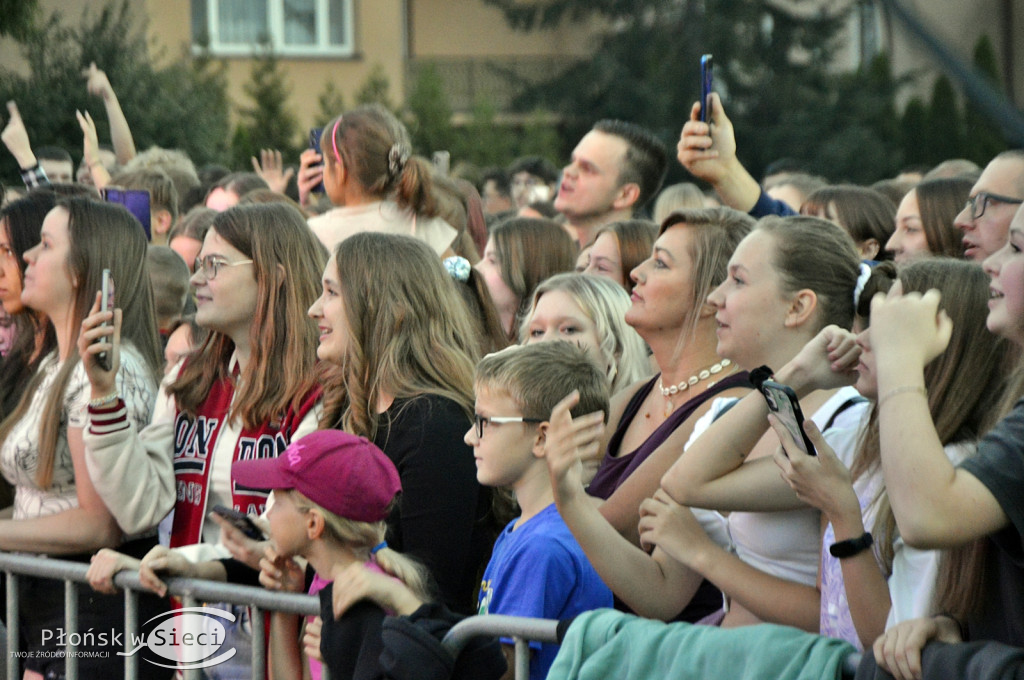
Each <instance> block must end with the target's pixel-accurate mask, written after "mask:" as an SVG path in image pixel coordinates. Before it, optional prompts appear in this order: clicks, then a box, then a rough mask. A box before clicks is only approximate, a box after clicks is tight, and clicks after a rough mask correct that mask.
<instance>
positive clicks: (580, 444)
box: [543, 390, 604, 502]
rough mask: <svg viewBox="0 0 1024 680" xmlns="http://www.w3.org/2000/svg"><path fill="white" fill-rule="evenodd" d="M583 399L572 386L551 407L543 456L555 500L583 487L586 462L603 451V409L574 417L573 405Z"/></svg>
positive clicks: (564, 498)
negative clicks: (566, 393)
mask: <svg viewBox="0 0 1024 680" xmlns="http://www.w3.org/2000/svg"><path fill="white" fill-rule="evenodd" d="M579 401H580V395H579V392H577V391H576V390H573V392H572V393H571V394H569V395H568V396H567V397H565V398H564V399H562V401H560V402H558V403H557V404H556V405H555V408H553V409H552V410H551V419H550V420H549V421H548V427H547V431H546V432H545V436H544V453H543V455H544V458H545V460H546V461H547V464H548V474H550V475H551V487H552V489H553V491H554V495H555V500H556V501H559V502H560V501H564V500H567V499H569V498H571V497H572V496H573V495H575V494H578V493H580V492H582V491H583V478H584V472H583V465H584V461H589V460H591V459H593V458H595V457H597V456H599V455H600V453H601V434H602V433H603V432H604V413H602V412H600V411H598V412H595V413H588V414H587V415H584V416H580V417H579V418H573V417H572V413H571V411H572V408H573V407H574V406H576V404H578V403H579Z"/></svg>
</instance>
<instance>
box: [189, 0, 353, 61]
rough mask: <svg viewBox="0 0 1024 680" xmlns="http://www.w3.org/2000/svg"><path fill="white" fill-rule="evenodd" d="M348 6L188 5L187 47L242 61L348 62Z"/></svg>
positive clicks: (253, 0)
mask: <svg viewBox="0 0 1024 680" xmlns="http://www.w3.org/2000/svg"><path fill="white" fill-rule="evenodd" d="M352 3H353V0H192V43H193V44H194V45H196V46H204V47H208V48H209V49H210V51H211V52H213V53H214V54H218V55H248V54H252V53H253V52H254V51H257V50H258V49H260V48H261V44H263V43H267V44H268V45H269V46H270V47H271V48H272V49H273V51H274V52H275V53H277V54H279V55H282V56H320V55H329V56H350V55H352V53H353V52H354V49H353V44H352V43H353V41H352Z"/></svg>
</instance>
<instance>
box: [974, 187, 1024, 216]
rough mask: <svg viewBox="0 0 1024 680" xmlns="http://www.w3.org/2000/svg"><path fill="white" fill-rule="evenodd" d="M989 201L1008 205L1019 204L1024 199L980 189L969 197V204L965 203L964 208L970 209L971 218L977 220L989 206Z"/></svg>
mask: <svg viewBox="0 0 1024 680" xmlns="http://www.w3.org/2000/svg"><path fill="white" fill-rule="evenodd" d="M989 201H995V202H996V203H1006V204H1008V205H1019V204H1021V203H1024V199H1020V198H1013V197H1011V196H1000V195H999V194H990V193H988V192H986V191H980V192H978V193H977V194H976V195H974V196H971V197H970V198H968V199H967V204H966V205H964V210H968V211H970V213H971V219H972V220H976V219H978V218H979V217H981V216H982V215H984V214H985V208H987V207H988V202H989Z"/></svg>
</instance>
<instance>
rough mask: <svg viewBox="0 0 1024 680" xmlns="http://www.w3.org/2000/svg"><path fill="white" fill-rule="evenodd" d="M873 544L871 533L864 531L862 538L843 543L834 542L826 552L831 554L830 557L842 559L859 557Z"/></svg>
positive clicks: (849, 539)
mask: <svg viewBox="0 0 1024 680" xmlns="http://www.w3.org/2000/svg"><path fill="white" fill-rule="evenodd" d="M874 543H875V539H873V538H872V537H871V533H870V532H867V531H865V532H864V535H863V536H859V537H857V538H848V539H846V540H845V541H836V542H835V543H833V544H832V545H830V546H829V547H828V551H829V552H830V553H831V554H832V557H836V558H839V559H843V558H844V557H853V556H854V555H859V554H860V553H862V552H864V551H865V550H867V549H868V548H870V547H871V546H872V545H874Z"/></svg>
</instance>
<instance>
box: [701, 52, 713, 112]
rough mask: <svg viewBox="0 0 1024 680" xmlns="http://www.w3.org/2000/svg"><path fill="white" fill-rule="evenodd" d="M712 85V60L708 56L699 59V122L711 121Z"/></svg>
mask: <svg viewBox="0 0 1024 680" xmlns="http://www.w3.org/2000/svg"><path fill="white" fill-rule="evenodd" d="M713 84H714V60H713V58H712V56H711V55H710V54H705V55H703V56H702V57H701V58H700V122H702V123H707V122H708V121H709V120H710V119H711V115H710V113H711V100H710V97H711V89H712V86H713Z"/></svg>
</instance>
